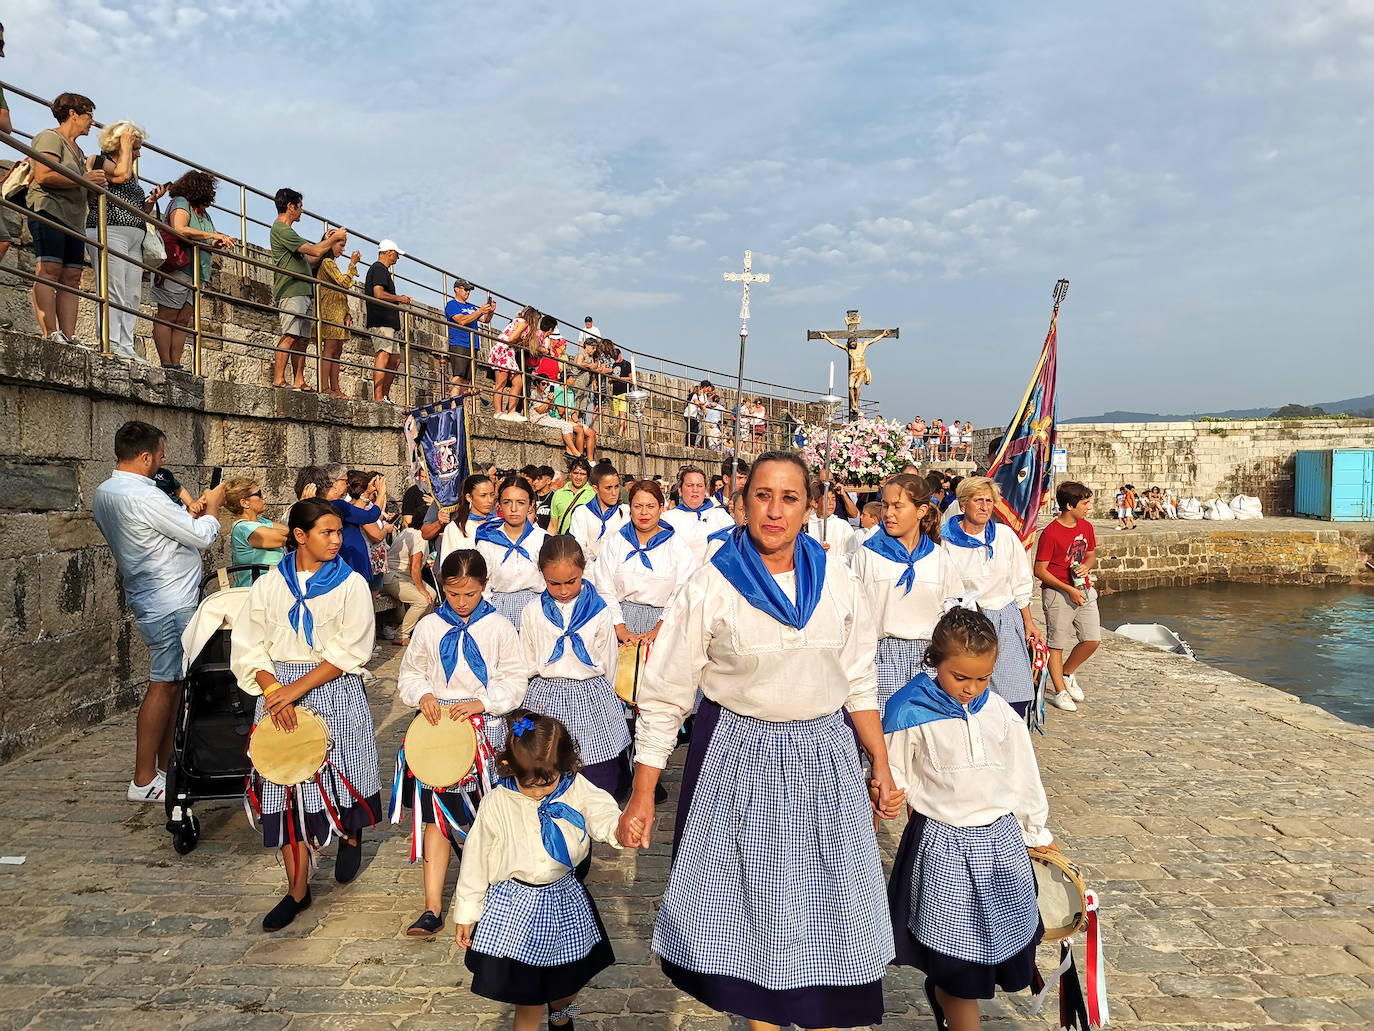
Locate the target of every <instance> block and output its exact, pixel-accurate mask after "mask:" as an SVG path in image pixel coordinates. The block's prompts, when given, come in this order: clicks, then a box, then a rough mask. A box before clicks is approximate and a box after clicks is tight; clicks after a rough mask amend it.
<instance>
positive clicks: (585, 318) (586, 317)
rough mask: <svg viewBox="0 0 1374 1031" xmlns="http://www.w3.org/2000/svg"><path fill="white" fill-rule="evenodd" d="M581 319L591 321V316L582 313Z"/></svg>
mask: <svg viewBox="0 0 1374 1031" xmlns="http://www.w3.org/2000/svg"><path fill="white" fill-rule="evenodd" d="M582 321H583V322H591V321H592V317H591V316H590V315H583V316H582Z"/></svg>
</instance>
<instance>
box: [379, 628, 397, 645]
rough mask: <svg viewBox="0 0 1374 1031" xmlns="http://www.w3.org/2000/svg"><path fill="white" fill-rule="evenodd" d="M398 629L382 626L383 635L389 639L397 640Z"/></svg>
mask: <svg viewBox="0 0 1374 1031" xmlns="http://www.w3.org/2000/svg"><path fill="white" fill-rule="evenodd" d="M398 630H399V628H398V627H394V626H384V627H382V636H383V637H384V638H386V639H387V640H388V641H394V640H396V634H397V632H398Z"/></svg>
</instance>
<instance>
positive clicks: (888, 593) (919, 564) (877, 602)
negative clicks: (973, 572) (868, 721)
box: [853, 474, 963, 716]
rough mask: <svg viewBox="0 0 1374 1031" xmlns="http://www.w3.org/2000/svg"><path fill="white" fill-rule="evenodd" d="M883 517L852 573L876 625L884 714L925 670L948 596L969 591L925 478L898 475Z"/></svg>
mask: <svg viewBox="0 0 1374 1031" xmlns="http://www.w3.org/2000/svg"><path fill="white" fill-rule="evenodd" d="M882 497H883V501H882V511H883V520H882V522H881V523H880V524H879V525H878V526H877V527H876V532H875V533H874V534H873V535H872V536H870V537H869V538H867V539H866V540H865V541H864V542H863V544H862V545H861V546H860V547H859V548H857V549H856V552H855V555H854V563H853V567H854V576H855V577H856V578H857V579H858V581H859V583H861V584H863V587H864V590H865V592H866V593H867V595H868V602H869V607H870V609H871V611H872V613H873V618H874V619H875V621H876V622H877V625H878V653H877V666H878V714H879V716H881V715H882V714H883V713H884V712H885V711H886V708H887V700H888V699H889V698H891V697H892V696H893V695H894V694H895V693H896V692H897V689H898V688H900V687H902V686H904V685H905V684H906V682H907V681H908V680H910V679H911V678H912V677H914V676H915V675H916V674H917V673H919V672H921V662H922V660H923V658H924V656H925V651H926V646H927V645H928V644H929V643H930V632H931V630H933V629H934V627H935V623H936V621H937V620H938V619H939V618H940V615H941V613H942V612H943V611H944V602H945V599H946V598H954V597H958V596H959V595H961V594H962V593H963V581H962V580H960V578H959V574H958V573H957V572H956V571H955V568H954V563H953V562H951V561H950V559H949V558H948V556H946V554H945V552H944V550H943V549H942V548H941V547H940V511H939V509H937V508H936V507H935V506H934V505H932V504H931V503H930V497H929V492H928V491H927V490H926V482H925V480H924V479H923V478H922V477H919V476H912V475H910V474H903V475H901V476H894V477H893V478H892V479H890V480H888V482H887V484H886V485H885V486H884V487H883V495H882Z"/></svg>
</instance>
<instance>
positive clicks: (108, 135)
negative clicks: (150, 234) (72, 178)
mask: <svg viewBox="0 0 1374 1031" xmlns="http://www.w3.org/2000/svg"><path fill="white" fill-rule="evenodd" d="M147 138H148V134H147V133H146V132H144V131H143V129H142V127H141V126H138V125H135V124H134V123H133V122H130V121H127V120H121V121H118V122H111V123H110V124H109V125H107V126H105V128H103V129H101V130H100V135H99V136H98V137H97V138H96V139H97V142H98V143H99V145H100V153H99V154H95V155H93V156H92V157H90V158H89V159H88V160H87V161H86V171H88V172H91V171H102V172H104V173H105V188H106V189H107V190H109V191H110V192H111V193H112V194H114V195H115V196H116V197H118V198H119V199H120V200H122V201H124V203H126V204H128V205H130V206H131V207H134V208H139V209H141V210H142V211H145V212H147V211H152V210H153V205H154V204H156V203H157V202H158V200H159V198H161V197H162V195H163V193H165V192H166V189H167V188H166V187H165V186H157V187H154V188H153V192H152V193H151V194H144V192H143V187H142V186H140V185H139V182H138V176H137V175H136V174H135V172H134V163H135V162H136V161H138V156H139V152H140V151H141V150H142V148H143V141H144V140H146V139H147ZM99 212H100V207H99V200H98V198H96V197H92V198H91V207H90V214H89V215H88V216H87V218H86V236H87V238H88V239H90V240H91V241H92V242H91V244H90V246H88V247H87V250H88V252H89V253H90V258H91V267H92V268H93V269H96V270H97V281H98V277H99V269H100V248H99V245H98V242H97V241H99V239H100V222H99ZM145 224H146V223H145V222H144V221H143V219H141V218H140V217H139V216H138V215H136V214H134V213H133V212H132V211H128V210H126V209H124V208H121V207H120V206H119V205H118V204H113V203H110V202H106V205H105V244H106V247H107V248H108V250H109V257H108V264H107V266H106V269H107V272H106V274H107V281H108V283H109V287H110V350H111V351H113V352H114V353H115V354H117V355H119V356H120V357H121V358H138V357H140V356H139V355H138V354H136V353H135V351H134V320H135V319H137V318H138V308H139V305H140V303H142V300H143V268H142V267H141V266H140V265H138V264H136V262H139V261H141V260H142V259H143V236H144V225H145ZM100 316H101V310H100V306H99V305H97V306H96V309H95V324H96V332H97V333H98V332H100Z"/></svg>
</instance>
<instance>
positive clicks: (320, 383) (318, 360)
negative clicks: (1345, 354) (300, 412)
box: [311, 255, 334, 393]
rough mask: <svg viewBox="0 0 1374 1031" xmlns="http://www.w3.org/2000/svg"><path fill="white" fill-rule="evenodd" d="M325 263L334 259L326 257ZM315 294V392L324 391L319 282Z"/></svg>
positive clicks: (322, 333) (313, 306) (314, 287)
mask: <svg viewBox="0 0 1374 1031" xmlns="http://www.w3.org/2000/svg"><path fill="white" fill-rule="evenodd" d="M324 260H325V261H333V260H334V259H333V258H331V257H329V256H327V255H326V256H325V259H324ZM312 289H313V290H314V293H315V303H314V304H313V305H312V306H311V307H312V308H313V309H314V312H315V390H316V391H317V392H321V393H322V392H323V391H324V324H323V321H322V317H321V315H320V297H321V296H322V295H321V294H320V284H319V281H318V280H317V281H316V282H315V285H314V286H313V287H312Z"/></svg>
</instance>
